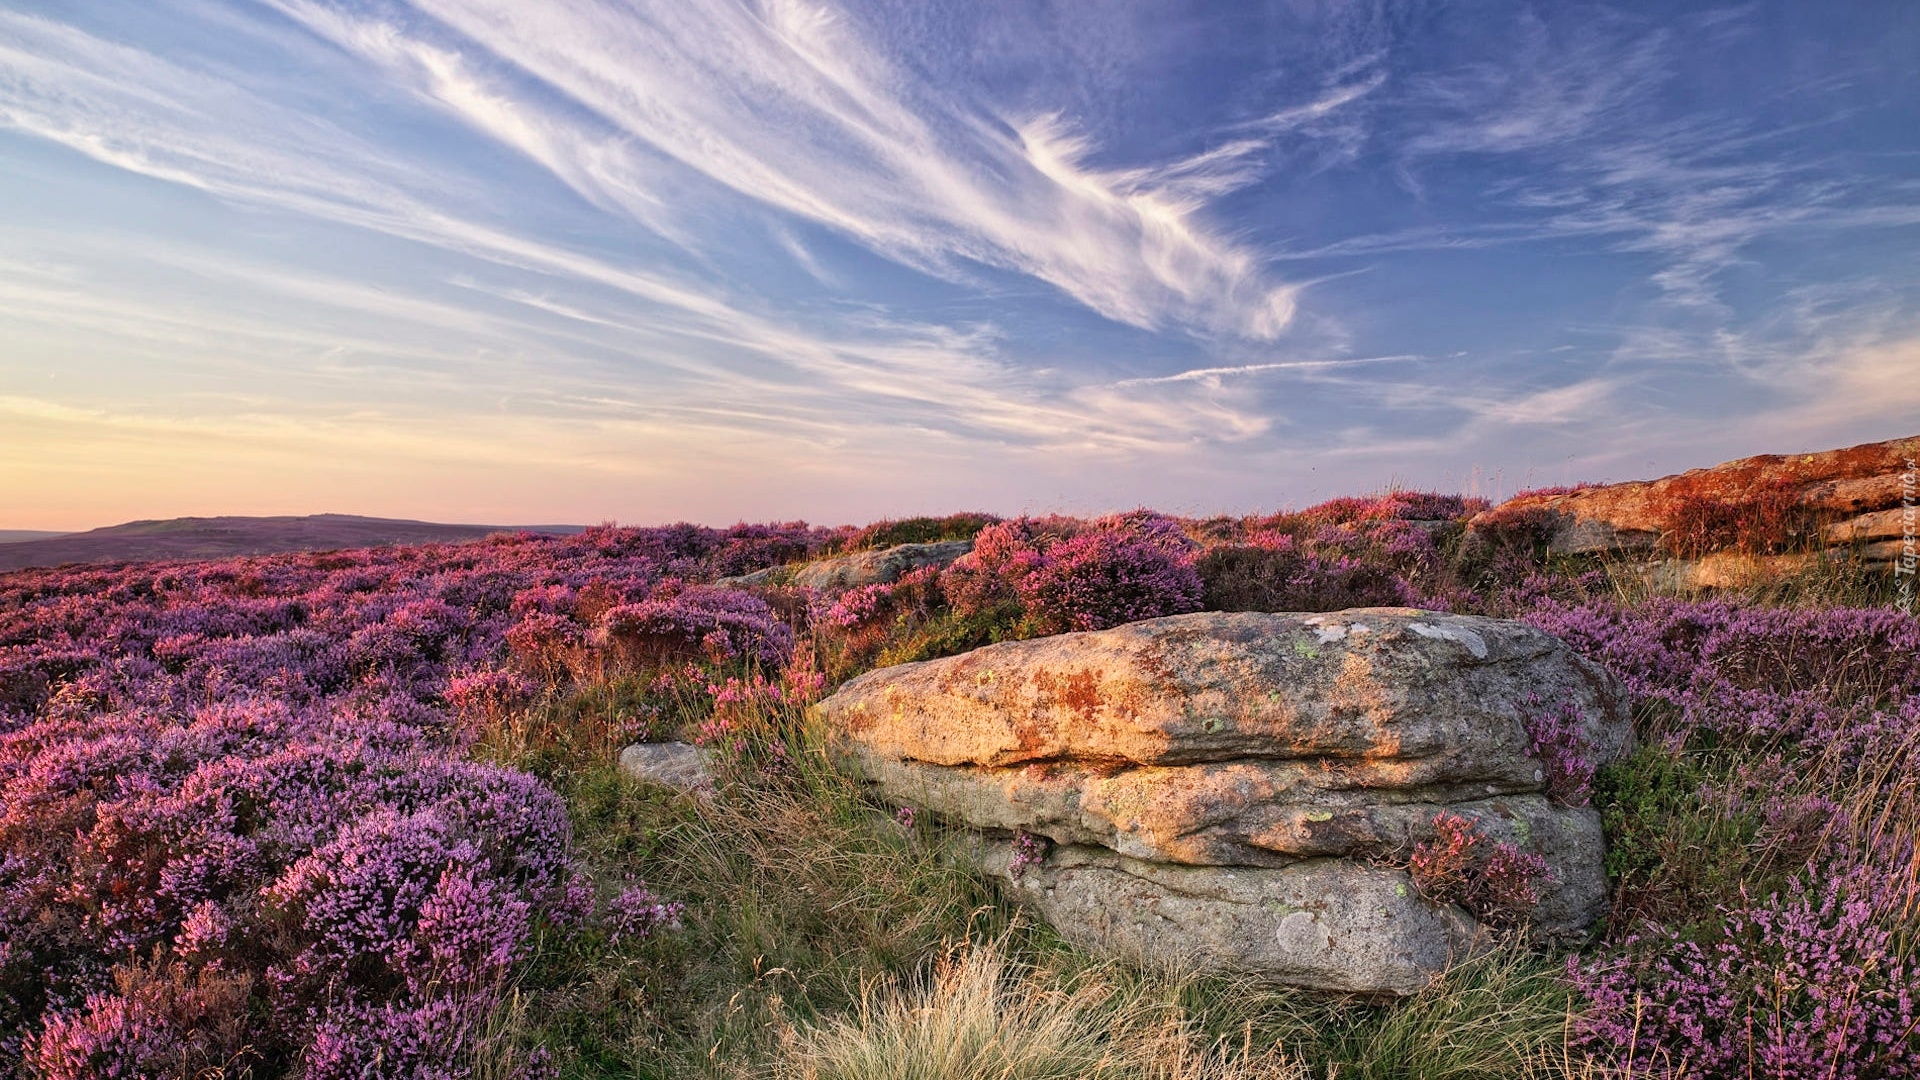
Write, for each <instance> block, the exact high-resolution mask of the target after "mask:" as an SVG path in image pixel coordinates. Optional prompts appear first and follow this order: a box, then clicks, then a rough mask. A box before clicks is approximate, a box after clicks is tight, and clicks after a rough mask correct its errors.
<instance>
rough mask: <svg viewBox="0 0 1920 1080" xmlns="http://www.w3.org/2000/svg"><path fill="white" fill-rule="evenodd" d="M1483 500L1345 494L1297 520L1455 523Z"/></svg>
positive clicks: (1408, 494)
mask: <svg viewBox="0 0 1920 1080" xmlns="http://www.w3.org/2000/svg"><path fill="white" fill-rule="evenodd" d="M1488 505H1489V504H1488V502H1487V500H1485V499H1479V498H1472V497H1469V496H1464V495H1442V494H1440V493H1439V492H1436V491H1384V492H1381V493H1379V494H1377V495H1349V496H1344V497H1341V498H1338V499H1329V500H1327V501H1326V502H1323V503H1319V504H1317V505H1314V506H1309V507H1307V508H1306V509H1305V510H1302V511H1300V512H1299V513H1298V514H1297V515H1292V516H1295V517H1297V518H1300V519H1302V520H1306V521H1312V522H1324V523H1329V524H1340V525H1345V524H1352V523H1354V522H1361V521H1457V520H1459V519H1461V518H1465V517H1470V516H1472V515H1474V514H1477V513H1479V512H1480V511H1482V510H1485V509H1487V507H1488Z"/></svg>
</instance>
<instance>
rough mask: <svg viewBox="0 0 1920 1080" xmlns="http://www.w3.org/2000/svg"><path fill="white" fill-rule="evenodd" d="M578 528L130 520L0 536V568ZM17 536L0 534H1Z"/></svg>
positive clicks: (324, 518) (333, 518)
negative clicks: (82, 528) (81, 529)
mask: <svg viewBox="0 0 1920 1080" xmlns="http://www.w3.org/2000/svg"><path fill="white" fill-rule="evenodd" d="M582 528H583V527H582V526H579V525H439V524H435V523H434V522H430V521H397V520H393V519H389V518H370V517H357V516H355V515H352V514H313V515H310V516H307V517H211V518H194V517H187V518H172V519H170V520H167V521H129V522H127V523H126V524H125V525H112V526H109V527H107V528H104V529H94V530H93V531H91V532H82V533H67V534H65V535H62V534H58V533H54V534H46V533H39V534H24V535H28V536H32V537H35V538H31V539H19V540H15V541H12V542H4V540H0V572H4V571H7V570H24V569H26V568H28V567H33V566H64V565H66V564H68V563H105V562H149V561H153V560H159V559H224V558H228V557H230V556H234V555H272V554H276V553H279V552H285V551H334V550H338V549H340V548H362V547H378V546H380V545H382V544H424V543H435V542H446V541H453V540H477V539H479V538H480V537H483V536H487V535H489V534H491V533H497V532H513V531H519V530H527V531H531V532H544V533H556V534H561V535H570V534H572V533H577V532H580V531H581V530H582ZM22 535H23V534H22V533H19V532H13V533H5V532H0V538H4V537H7V536H22Z"/></svg>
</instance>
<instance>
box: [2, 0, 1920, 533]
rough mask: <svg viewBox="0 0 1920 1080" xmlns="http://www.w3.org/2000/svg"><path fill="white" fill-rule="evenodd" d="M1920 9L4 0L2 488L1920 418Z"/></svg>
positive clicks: (1526, 473) (41, 523) (1127, 480)
mask: <svg viewBox="0 0 1920 1080" xmlns="http://www.w3.org/2000/svg"><path fill="white" fill-rule="evenodd" d="M1915 57H1920V6H1915V5H1913V4H1910V3H1906V2H1900V0H1877V2H1876V0H1863V2H1859V3H1848V4H1830V3H1824V2H1822V3H1811V2H1809V3H1801V4H1766V3H1760V4H1751V5H1742V6H1732V7H1697V8H1692V7H1685V6H1683V5H1674V4H1665V3H1661V4H1648V5H1644V6H1641V7H1590V6H1574V5H1563V4H1540V5H1532V6H1529V5H1522V4H1509V3H1500V2H1485V3H1453V4H1438V3H1435V4H1425V5H1421V4H1407V5H1394V4H1388V5H1370V4H1361V3H1351V4H1349V3H1313V2H1298V3H1295V2H1280V0H1274V2H1268V3H1258V2H1253V0H1227V2H1216V3H1180V2H1151V3H1149V2H1144V0H1140V2H1132V3H1122V2H1117V0H1062V2H1059V3H1054V4H1048V3H1043V2H1018V3H1015V2H1011V0H1007V2H1000V0H974V2H965V3H947V2H940V3H932V2H925V0H873V2H867V3H857V4H856V3H845V4H841V3H832V2H810V0H749V2H741V0H658V2H655V0H413V2H411V3H409V2H403V0H357V2H328V0H233V2H216V0H181V2H173V0H135V2H125V3H122V2H118V0H86V2H85V3H73V2H71V0H62V2H57V3H37V2H33V0H27V2H21V0H0V526H6V527H14V528H82V527H90V526H94V525H99V524H106V523H110V522H114V521H120V520H126V519H129V518H135V517H171V516H175V515H181V514H213V513H310V512H318V511H340V512H355V513H368V514H380V515H389V516H404V517H421V518H432V519H438V520H462V521H490V522H533V521H597V520H604V519H618V520H621V521H626V522H640V523H644V522H656V521H663V520H670V519H677V518H691V519H694V520H703V521H709V522H716V523H724V522H728V521H732V520H735V519H739V518H749V519H756V520H763V519H773V518H795V517H803V518H806V519H808V520H811V521H816V522H821V523H831V522H839V521H850V520H868V519H872V518H877V517H881V516H889V515H891V516H898V515H904V514H909V513H918V512H930V511H947V510H956V509H962V508H984V509H989V510H995V511H999V512H1002V513H1013V512H1019V511H1022V510H1036V511H1038V510H1052V509H1065V510H1074V511H1092V510H1100V509H1112V508H1124V507H1129V506H1134V505H1139V504H1147V505H1152V506H1156V507H1160V508H1162V509H1167V510H1172V511H1180V512H1188V513H1211V512H1221V511H1247V510H1253V509H1266V508H1274V507H1280V506H1285V505H1295V506H1298V505H1304V504H1306V503H1308V502H1311V501H1315V500H1317V499H1319V498H1324V497H1326V496H1329V495H1333V494H1344V493H1352V492H1357V491H1361V490H1371V489H1375V488H1379V487H1381V486H1383V485H1386V484H1401V485H1411V486H1419V487H1435V488H1439V489H1442V490H1471V491H1479V492H1482V493H1487V494H1502V493H1511V492H1512V491H1513V490H1514V489H1516V488H1520V487H1526V486H1538V485H1542V484H1552V483H1561V482H1566V481H1569V480H1576V479H1606V478H1611V479H1626V478H1632V477H1640V476H1651V475H1658V474H1661V473H1665V472H1671V471H1676V470H1679V469H1682V468H1688V467H1693V466H1697V465H1704V464H1710V463H1712V462H1715V461H1718V460H1722V459H1725V458H1728V457H1733V456H1739V455H1743V454H1748V453H1759V452H1792V451H1796V450H1805V449H1818V448H1827V447H1832V446H1841V445H1848V444H1851V443H1855V442H1862V441H1867V440H1871V439H1881V438H1889V437H1893V436H1896V435H1907V434H1913V433H1915V432H1920V64H1916V63H1915V62H1914V58H1915Z"/></svg>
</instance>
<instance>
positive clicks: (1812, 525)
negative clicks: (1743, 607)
mask: <svg viewBox="0 0 1920 1080" xmlns="http://www.w3.org/2000/svg"><path fill="white" fill-rule="evenodd" d="M1917 458H1920V436H1914V437H1911V438H1905V439H1892V440H1889V441H1886V442H1877V443H1863V444H1861V445H1859V446H1852V447H1848V448H1846V449H1844V450H1825V451H1821V452H1819V453H1813V454H1784V455H1783V454H1762V455H1759V456H1757V457H1749V458H1741V459H1739V460H1738V461H1729V462H1725V463H1723V464H1720V465H1715V466H1713V467H1711V468H1705V469H1693V470H1690V471H1688V472H1684V473H1678V474H1676V475H1673V476H1665V477H1661V478H1660V479H1658V480H1635V481H1630V482H1627V483H1620V484H1604V485H1600V486H1597V487H1587V488H1580V489H1577V490H1574V491H1555V492H1543V493H1539V494H1528V495H1520V496H1516V497H1514V498H1512V499H1509V500H1507V501H1506V502H1504V503H1501V504H1500V505H1499V506H1496V507H1494V508H1492V509H1490V510H1487V511H1484V512H1482V513H1480V514H1478V515H1476V516H1475V517H1474V518H1473V520H1472V521H1470V522H1468V529H1469V531H1470V532H1471V533H1472V534H1474V535H1476V536H1481V537H1488V538H1491V537H1496V536H1498V535H1499V534H1500V533H1502V532H1503V531H1505V530H1509V529H1512V528H1514V527H1516V526H1520V527H1525V528H1529V529H1540V530H1542V531H1543V532H1544V534H1545V538H1546V541H1547V551H1548V552H1549V553H1550V554H1555V555H1584V554H1615V553H1626V554H1632V553H1638V552H1652V551H1654V550H1656V549H1658V548H1660V547H1662V546H1663V543H1662V541H1663V540H1664V539H1666V538H1667V536H1668V534H1669V533H1670V532H1671V531H1672V530H1673V529H1674V528H1675V525H1676V522H1677V521H1679V520H1680V519H1681V518H1682V517H1684V516H1686V515H1687V514H1688V513H1689V512H1692V513H1693V514H1694V515H1695V516H1696V517H1697V516H1698V514H1699V513H1700V512H1701V510H1702V508H1703V507H1704V508H1706V509H1707V510H1708V511H1709V512H1711V510H1712V509H1713V508H1716V507H1718V508H1724V509H1725V510H1726V512H1727V515H1728V516H1729V517H1730V518H1737V517H1739V516H1742V515H1751V514H1753V513H1755V512H1758V507H1757V504H1758V503H1759V502H1760V501H1765V502H1767V503H1769V504H1770V509H1771V511H1772V512H1773V513H1774V514H1776V515H1777V516H1779V517H1781V518H1782V519H1783V520H1784V521H1788V522H1789V523H1790V524H1792V525H1794V526H1796V527H1802V526H1804V527H1805V528H1806V529H1807V535H1806V536H1804V537H1796V538H1793V539H1792V542H1791V544H1790V546H1793V547H1802V548H1805V547H1813V548H1818V547H1827V548H1830V549H1840V550H1844V551H1845V552H1847V553H1850V554H1857V555H1858V556H1859V557H1860V558H1862V559H1864V560H1866V561H1868V562H1889V561H1892V560H1894V559H1896V558H1898V557H1899V556H1900V554H1901V545H1900V543H1899V541H1900V540H1901V539H1902V537H1903V531H1902V530H1903V529H1904V527H1905V523H1904V519H1903V516H1902V514H1901V500H1902V492H1903V491H1906V492H1908V493H1911V491H1912V490H1913V483H1912V478H1911V474H1912V472H1913V464H1912V463H1913V462H1914V461H1915V460H1916V459H1917ZM1782 539H1783V540H1784V539H1786V538H1782ZM1666 546H1671V545H1666ZM1689 554H1691V553H1689ZM1750 554H1756V555H1763V554H1765V553H1764V552H1755V553H1750ZM1729 565H1731V564H1729ZM1793 565H1798V564H1797V563H1796V564H1793ZM1690 569H1691V568H1689V572H1690ZM1682 577H1683V578H1686V579H1687V580H1689V581H1690V582H1691V583H1694V584H1702V585H1712V584H1716V583H1721V581H1723V580H1724V581H1725V582H1727V583H1737V582H1738V581H1739V580H1744V577H1743V575H1742V573H1741V572H1740V571H1739V568H1737V567H1735V568H1733V569H1728V568H1725V567H1722V568H1707V569H1705V570H1703V571H1702V572H1701V573H1695V574H1692V575H1691V577H1688V572H1683V573H1682ZM1693 578H1698V579H1699V580H1697V581H1695V580H1692V579H1693Z"/></svg>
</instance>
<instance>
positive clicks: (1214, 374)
mask: <svg viewBox="0 0 1920 1080" xmlns="http://www.w3.org/2000/svg"><path fill="white" fill-rule="evenodd" d="M1424 359H1426V357H1423V356H1419V355H1417V354H1413V353H1407V354H1403V355H1399V356H1356V357H1347V358H1344V359H1338V360H1279V361H1274V362H1272V363H1266V364H1239V365H1236V366H1233V367H1207V368H1191V369H1189V370H1187V371H1180V372H1175V373H1174V374H1172V375H1155V376H1152V377H1149V378H1140V379H1122V380H1120V381H1119V382H1116V383H1114V384H1113V385H1114V386H1153V385H1156V384H1159V383H1179V382H1202V383H1206V384H1208V385H1210V386H1218V385H1219V384H1220V380H1221V379H1222V378H1225V377H1227V376H1232V375H1259V374H1262V373H1264V372H1268V371H1318V370H1325V369H1330V368H1342V367H1354V366H1358V365H1365V364H1393V363H1403V362H1407V361H1416V360H1424Z"/></svg>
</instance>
